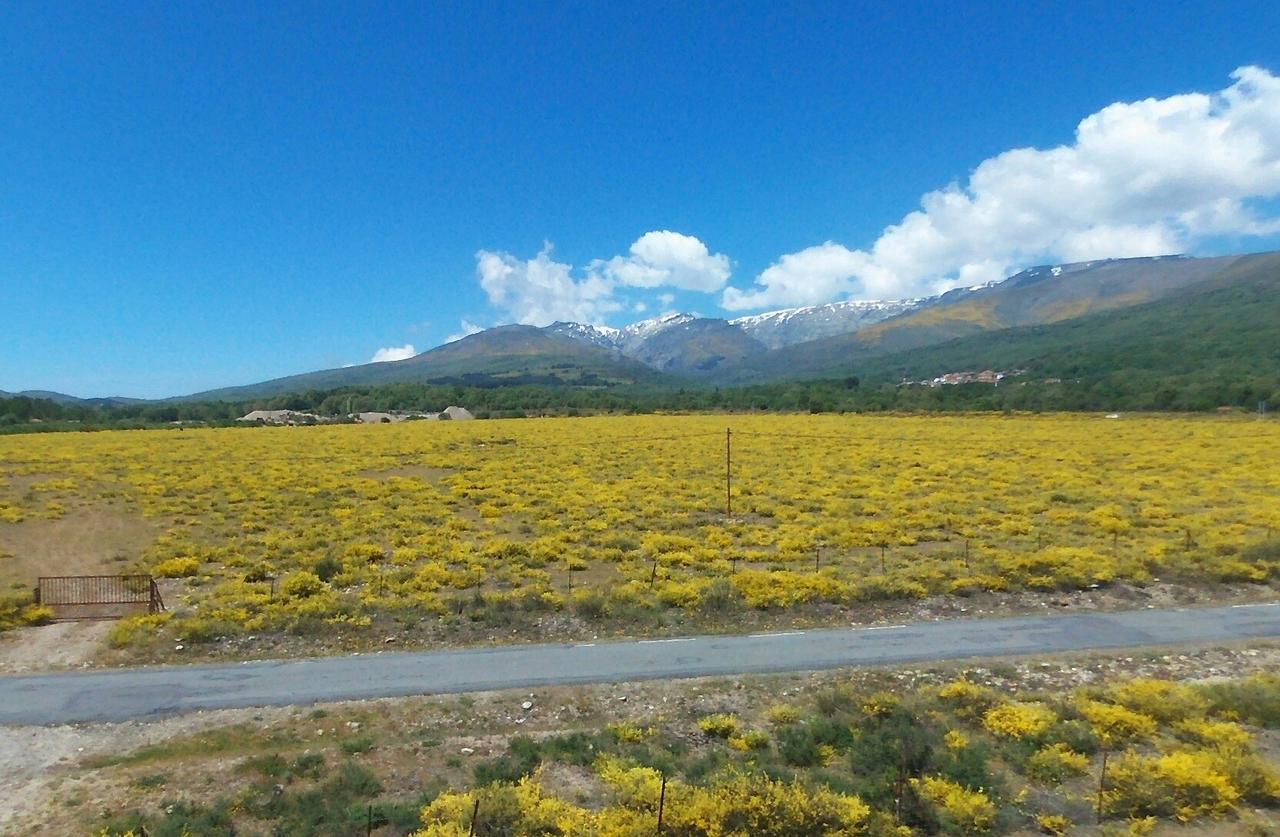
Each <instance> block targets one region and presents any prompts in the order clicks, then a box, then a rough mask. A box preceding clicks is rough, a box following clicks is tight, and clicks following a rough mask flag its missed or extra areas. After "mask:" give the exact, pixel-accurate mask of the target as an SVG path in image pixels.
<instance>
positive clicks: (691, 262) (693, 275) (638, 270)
mask: <svg viewBox="0 0 1280 837" xmlns="http://www.w3.org/2000/svg"><path fill="white" fill-rule="evenodd" d="M588 270H589V272H590V273H591V274H595V275H600V276H603V277H605V278H607V279H609V280H611V281H613V282H616V283H618V284H620V285H628V286H631V287H635V288H659V287H672V288H680V289H682V290H686V291H699V292H701V293H712V292H714V291H718V290H720V289H721V288H723V287H724V286H725V283H727V282H728V281H729V272H730V271H729V257H728V256H726V255H724V254H723V253H716V254H714V255H712V253H711V251H710V250H708V249H707V245H705V244H703V243H702V242H701V241H700V240H698V239H697V238H694V237H693V236H691V235H684V234H682V233H678V232H672V231H671V230H655V231H653V232H647V233H645V234H644V235H642V236H640V237H639V238H638V239H636V240H635V241H634V242H632V244H631V255H629V256H614V257H613V258H612V259H609V260H608V261H604V260H601V259H597V260H596V261H594V262H592V263H591V265H590V267H589V268H588Z"/></svg>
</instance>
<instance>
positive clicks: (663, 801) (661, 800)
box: [658, 774, 667, 834]
mask: <svg viewBox="0 0 1280 837" xmlns="http://www.w3.org/2000/svg"><path fill="white" fill-rule="evenodd" d="M666 807H667V777H666V775H665V774H664V775H663V777H662V792H661V793H660V794H659V795H658V833H659V834H661V833H662V813H663V811H664V810H665V809H666Z"/></svg>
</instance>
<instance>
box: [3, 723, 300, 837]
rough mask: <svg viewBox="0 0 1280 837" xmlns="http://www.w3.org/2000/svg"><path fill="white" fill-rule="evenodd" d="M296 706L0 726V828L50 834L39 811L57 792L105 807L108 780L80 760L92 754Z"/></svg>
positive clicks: (113, 750) (6, 830)
mask: <svg viewBox="0 0 1280 837" xmlns="http://www.w3.org/2000/svg"><path fill="white" fill-rule="evenodd" d="M294 711H295V710H293V709H288V708H285V709H238V710H227V711H218V712H200V713H196V714H193V715H183V716H179V717H176V718H166V719H164V720H160V721H152V722H146V723H143V722H134V721H131V722H129V723H123V724H96V725H86V726H57V727H0V833H4V834H18V833H30V834H47V833H57V832H51V831H47V830H44V828H43V827H42V826H40V825H39V824H38V822H39V821H40V820H41V819H42V817H39V816H37V815H38V814H40V813H41V812H42V811H43V809H44V808H45V806H46V804H47V803H48V801H49V800H50V799H51V798H52V796H53V795H54V794H55V793H56V794H62V795H68V794H70V795H74V796H76V797H77V798H83V799H84V804H85V805H88V806H93V807H92V808H90V809H89V810H95V809H99V808H103V807H105V806H106V805H107V804H109V803H108V800H109V797H108V796H102V795H100V793H101V791H103V790H105V789H106V787H107V784H106V783H104V782H103V781H102V778H101V777H100V776H99V775H98V773H97V771H87V772H86V771H83V770H81V769H80V767H79V765H80V763H81V762H82V761H84V760H86V759H91V758H93V757H94V756H105V755H110V754H114V753H121V752H128V751H130V750H133V749H136V748H138V747H142V746H146V745H148V744H154V743H157V742H160V741H165V740H167V739H171V738H177V737H180V736H186V735H192V734H194V733H198V732H200V731H202V730H207V729H211V728H215V727H221V726H226V725H228V724H234V723H238V722H242V721H244V720H246V719H248V718H252V717H257V718H260V719H261V721H262V722H263V723H264V724H267V723H271V722H273V721H275V720H276V719H283V718H287V717H289V715H290V714H291V713H293V712H294Z"/></svg>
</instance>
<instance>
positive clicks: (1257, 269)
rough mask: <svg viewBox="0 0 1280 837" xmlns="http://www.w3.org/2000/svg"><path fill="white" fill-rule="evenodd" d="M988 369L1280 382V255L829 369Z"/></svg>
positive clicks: (1173, 380) (924, 375) (905, 375)
mask: <svg viewBox="0 0 1280 837" xmlns="http://www.w3.org/2000/svg"><path fill="white" fill-rule="evenodd" d="M981 369H996V370H1014V369H1024V370H1026V375H1025V376H1022V379H1023V380H1032V381H1034V380H1044V379H1046V378H1057V379H1062V380H1075V379H1081V378H1083V379H1095V380H1096V379H1100V378H1106V377H1111V378H1115V379H1117V380H1120V379H1125V378H1132V379H1141V380H1144V381H1149V382H1154V381H1162V382H1164V384H1165V385H1166V386H1177V385H1179V384H1181V383H1186V382H1188V381H1195V382H1198V383H1199V384H1200V385H1204V386H1207V385H1209V384H1212V383H1213V382H1216V381H1233V382H1239V383H1241V384H1243V385H1247V382H1248V381H1249V380H1253V379H1256V380H1259V381H1266V382H1267V384H1266V385H1267V386H1270V385H1271V383H1272V382H1275V381H1277V380H1280V254H1266V255H1263V256H1256V257H1254V256H1250V257H1244V258H1241V259H1239V260H1234V261H1233V262H1232V263H1230V264H1228V265H1226V266H1225V268H1224V269H1223V270H1222V271H1221V272H1219V273H1217V274H1215V275H1214V276H1213V278H1212V279H1211V280H1210V281H1208V282H1201V283H1197V284H1195V285H1193V286H1190V287H1186V288H1184V289H1183V292H1182V293H1180V294H1176V295H1172V296H1169V297H1166V298H1165V299H1161V300H1158V301H1156V302H1149V303H1146V304H1142V305H1135V306H1130V307H1125V308H1120V309H1115V310H1109V311H1102V312H1098V313H1094V314H1088V315H1085V316H1082V317H1076V318H1073V319H1069V320H1063V321H1061V322H1056V323H1052V324H1045V325H1036V326H1024V327H1019V328H1009V329H1003V330H999V331H993V332H984V333H981V334H975V335H970V336H967V337H961V338H958V339H955V340H949V341H946V342H943V343H938V344H935V345H932V346H927V347H923V348H917V349H912V350H909V351H903V352H897V353H892V354H886V355H880V356H875V357H869V358H864V359H859V360H856V361H853V360H850V361H846V362H843V363H839V362H837V363H832V364H830V365H828V366H826V367H825V372H826V374H827V375H829V376H832V377H838V376H840V375H854V374H856V375H858V376H860V377H861V378H862V379H863V380H870V381H875V380H892V381H898V380H902V379H908V380H923V379H930V378H933V377H936V376H938V375H941V374H943V373H946V372H954V371H963V370H981ZM1154 406H1159V405H1158V404H1157V405H1154Z"/></svg>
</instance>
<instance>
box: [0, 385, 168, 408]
mask: <svg viewBox="0 0 1280 837" xmlns="http://www.w3.org/2000/svg"><path fill="white" fill-rule="evenodd" d="M0 398H38V399H40V400H42V401H52V402H53V403H54V404H60V405H62V406H64V407H67V406H83V407H123V406H126V405H129V404H145V403H147V402H146V399H143V398H124V397H122V396H110V397H107V398H77V397H76V396H74V395H67V394H66V393H62V392H51V391H49V390H44V389H26V390H23V391H22V392H5V391H4V390H0Z"/></svg>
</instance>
